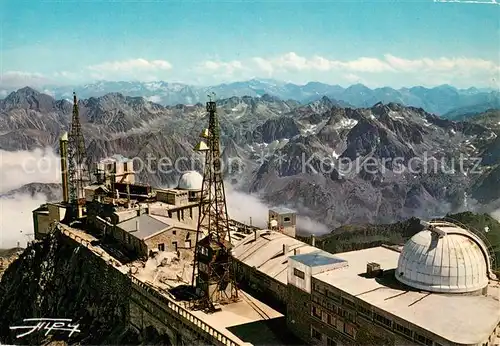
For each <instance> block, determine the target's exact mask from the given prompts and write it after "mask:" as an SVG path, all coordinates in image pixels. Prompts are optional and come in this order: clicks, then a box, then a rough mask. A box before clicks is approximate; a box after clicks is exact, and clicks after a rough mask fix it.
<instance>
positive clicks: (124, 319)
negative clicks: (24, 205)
mask: <svg viewBox="0 0 500 346" xmlns="http://www.w3.org/2000/svg"><path fill="white" fill-rule="evenodd" d="M75 244H76V243H73V242H72V241H71V240H69V239H68V238H66V237H64V236H63V235H61V234H60V233H55V234H54V235H52V236H50V237H48V238H46V239H45V240H44V241H42V242H37V243H33V244H31V245H30V246H29V247H28V248H27V249H26V250H25V251H24V252H23V253H22V254H21V255H20V256H19V258H18V259H17V260H16V261H14V262H13V263H12V264H11V265H10V266H9V267H8V269H7V270H6V271H5V273H4V275H3V277H2V278H1V281H0V292H3V294H2V295H0V311H2V314H1V315H0V341H1V342H3V343H8V344H25V345H39V344H44V343H47V342H50V341H54V340H63V341H66V342H69V343H81V344H90V345H92V344H94V345H95V344H141V343H155V342H157V341H158V340H159V336H158V335H155V334H154V333H153V334H150V335H148V336H141V335H139V334H138V333H137V332H136V331H135V330H132V329H130V328H129V327H128V318H129V302H128V297H129V295H130V293H129V292H130V281H129V280H128V278H127V277H126V276H124V275H123V274H122V273H120V272H118V271H116V270H115V269H114V268H112V267H109V266H106V265H105V263H104V262H103V261H102V260H101V259H100V258H98V257H96V256H93V255H92V254H91V253H90V251H89V250H88V249H87V248H85V247H82V246H76V245H75ZM35 317H39V318H41V317H51V318H67V319H71V320H72V321H73V323H76V324H79V325H80V327H79V329H80V333H77V334H74V335H73V336H72V337H71V339H68V338H67V335H68V333H64V334H54V335H53V336H52V337H51V336H48V337H45V336H44V331H39V332H35V333H32V334H30V335H27V336H25V337H23V338H21V339H16V337H15V336H16V335H17V334H20V333H19V331H16V330H12V331H11V330H9V326H14V325H26V323H27V322H25V323H23V319H25V318H35ZM24 331H26V330H24ZM144 337H146V339H145V338H144ZM161 339H162V341H163V342H165V339H164V338H161ZM167 344H168V340H167Z"/></svg>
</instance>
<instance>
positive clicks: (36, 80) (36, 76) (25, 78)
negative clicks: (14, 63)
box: [0, 71, 50, 89]
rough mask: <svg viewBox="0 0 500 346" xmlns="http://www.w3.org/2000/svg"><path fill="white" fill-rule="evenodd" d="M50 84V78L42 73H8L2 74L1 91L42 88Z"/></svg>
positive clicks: (0, 76) (0, 75) (0, 80)
mask: <svg viewBox="0 0 500 346" xmlns="http://www.w3.org/2000/svg"><path fill="white" fill-rule="evenodd" d="M48 83H50V78H48V77H46V76H44V75H43V74H41V73H36V72H26V71H6V72H3V73H0V89H3V88H5V89H11V88H22V87H25V86H27V85H29V86H33V87H40V86H42V85H46V84H48Z"/></svg>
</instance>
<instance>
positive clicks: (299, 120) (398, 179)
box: [0, 88, 500, 227]
mask: <svg viewBox="0 0 500 346" xmlns="http://www.w3.org/2000/svg"><path fill="white" fill-rule="evenodd" d="M79 102H80V103H79V104H80V109H81V116H82V122H83V131H84V134H85V136H86V143H87V147H88V154H89V156H90V157H91V159H92V160H93V161H94V162H95V161H97V160H98V159H101V158H103V157H106V156H110V155H113V154H116V153H121V154H123V155H125V156H128V157H131V158H136V159H137V160H136V162H135V163H136V165H135V169H136V171H137V174H138V177H139V179H140V180H141V181H143V182H147V183H151V184H153V185H162V186H166V185H172V184H174V183H175V182H176V180H177V177H178V176H179V174H180V173H181V172H182V171H184V170H187V169H193V168H194V169H196V168H199V167H200V163H201V160H200V156H199V155H197V154H196V153H194V152H193V151H192V149H193V146H194V145H195V144H196V143H197V142H198V141H199V134H200V132H201V130H202V129H203V128H204V127H205V126H206V123H207V115H206V112H205V106H204V105H202V104H195V105H191V106H187V105H177V106H169V107H163V106H161V105H159V104H156V103H152V102H149V101H145V100H144V99H143V98H140V97H128V96H123V95H121V94H117V93H112V94H107V95H105V96H101V97H93V98H90V99H86V100H80V101H79ZM217 107H218V113H219V116H220V119H221V127H222V142H223V156H224V164H225V165H226V167H225V169H226V174H227V178H228V180H229V181H231V182H233V183H234V184H235V185H236V187H237V188H238V189H240V190H243V191H247V192H254V193H258V194H259V195H260V196H261V197H262V198H263V200H264V201H265V203H267V204H268V205H284V204H286V205H288V206H289V207H292V208H296V209H298V210H299V212H300V213H301V214H304V215H307V216H310V217H312V218H313V219H315V220H318V221H319V222H321V223H324V224H326V225H327V226H329V227H334V226H337V225H341V224H345V223H352V222H392V221H397V220H401V219H405V218H408V217H412V216H416V217H431V216H439V215H444V214H446V213H447V212H450V211H460V210H466V209H470V208H476V205H474V204H473V203H474V202H475V201H474V200H480V202H481V204H482V205H483V206H484V205H487V204H489V203H490V202H493V201H495V200H496V199H498V198H499V197H500V196H499V195H498V192H497V191H498V190H497V189H496V188H493V187H495V186H497V185H495V184H497V182H498V179H499V178H500V168H499V164H500V158H499V157H498V155H496V156H495V154H494V153H495V152H497V150H496V149H495V148H496V145H497V143H498V140H499V139H498V135H497V133H496V131H495V130H494V129H492V128H489V127H488V126H485V125H482V124H477V123H471V122H453V121H450V120H446V119H442V118H440V117H438V116H436V115H433V114H430V113H427V112H425V111H424V110H423V109H422V108H415V107H405V106H402V105H400V104H397V103H387V104H384V103H380V102H379V103H377V104H375V105H372V106H370V107H365V108H350V107H344V105H343V104H342V103H341V102H338V101H335V100H332V99H330V98H328V97H322V98H321V99H319V100H316V101H314V102H311V103H309V104H306V105H302V104H299V103H298V102H296V101H284V100H281V99H279V98H277V97H274V96H270V95H263V96H261V97H258V98H256V97H249V96H244V97H231V98H228V99H224V100H220V101H218V106H217ZM70 116H71V105H70V104H69V103H68V102H67V101H56V100H53V99H51V98H50V97H49V96H47V95H43V94H40V93H38V92H36V91H34V90H32V89H29V88H24V89H21V90H19V91H17V92H15V93H13V94H11V95H9V96H8V97H7V98H6V99H5V100H3V101H1V102H0V149H3V150H11V151H12V150H20V149H33V148H35V147H41V146H45V145H47V144H49V145H51V146H52V147H54V149H57V145H58V137H59V136H60V135H61V133H62V132H63V131H66V130H67V128H68V123H69V121H70ZM14 139H15V140H14ZM476 158H478V159H476ZM482 158H487V162H481V159H482ZM476 163H479V164H478V165H476ZM476 166H477V167H476ZM471 196H472V197H473V198H474V200H472V199H471Z"/></svg>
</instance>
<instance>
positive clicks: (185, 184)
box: [177, 171, 203, 191]
mask: <svg viewBox="0 0 500 346" xmlns="http://www.w3.org/2000/svg"><path fill="white" fill-rule="evenodd" d="M202 186H203V176H202V175H201V174H200V173H198V172H196V171H189V172H186V173H184V174H183V175H181V177H180V178H179V182H178V184H177V188H178V189H182V190H189V191H200V190H201V189H202Z"/></svg>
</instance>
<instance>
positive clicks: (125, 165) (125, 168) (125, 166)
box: [123, 162, 128, 172]
mask: <svg viewBox="0 0 500 346" xmlns="http://www.w3.org/2000/svg"><path fill="white" fill-rule="evenodd" d="M123 171H124V172H127V171H128V170H127V163H126V162H124V163H123Z"/></svg>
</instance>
